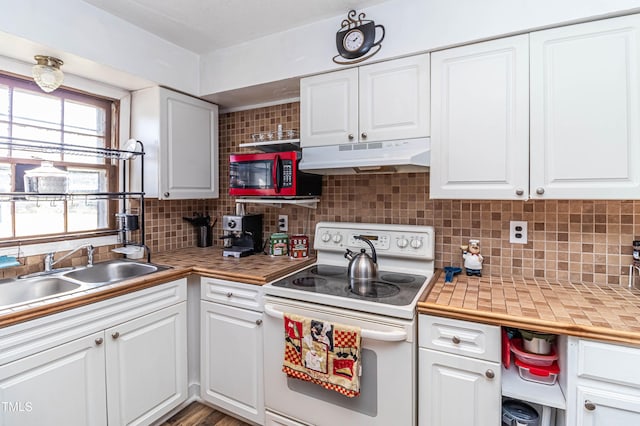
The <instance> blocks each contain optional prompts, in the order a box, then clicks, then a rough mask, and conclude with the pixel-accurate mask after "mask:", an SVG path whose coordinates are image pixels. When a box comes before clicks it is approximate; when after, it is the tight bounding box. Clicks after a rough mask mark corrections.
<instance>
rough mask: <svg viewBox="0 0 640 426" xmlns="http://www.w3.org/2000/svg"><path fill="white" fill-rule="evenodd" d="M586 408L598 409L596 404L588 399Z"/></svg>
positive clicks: (585, 402)
mask: <svg viewBox="0 0 640 426" xmlns="http://www.w3.org/2000/svg"><path fill="white" fill-rule="evenodd" d="M584 408H585V410H587V411H593V410H595V409H596V404H594V403H593V402H591V401H589V400H588V399H587V400H585V401H584Z"/></svg>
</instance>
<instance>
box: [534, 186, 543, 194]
mask: <svg viewBox="0 0 640 426" xmlns="http://www.w3.org/2000/svg"><path fill="white" fill-rule="evenodd" d="M536 194H538V195H542V194H544V188H543V187H539V188H536Z"/></svg>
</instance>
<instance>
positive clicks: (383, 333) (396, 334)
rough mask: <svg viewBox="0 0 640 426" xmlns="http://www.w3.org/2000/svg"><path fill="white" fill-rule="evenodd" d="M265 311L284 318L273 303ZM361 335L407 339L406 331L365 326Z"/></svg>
mask: <svg viewBox="0 0 640 426" xmlns="http://www.w3.org/2000/svg"><path fill="white" fill-rule="evenodd" d="M264 312H265V313H266V314H267V315H269V316H270V317H273V318H277V319H283V318H284V312H280V311H278V310H276V309H275V308H274V307H273V306H272V305H264ZM360 335H361V336H362V337H363V338H365V339H371V340H381V341H383V342H400V341H403V340H406V339H407V332H406V331H404V330H403V331H396V330H394V331H378V330H368V329H366V328H363V329H361V330H360Z"/></svg>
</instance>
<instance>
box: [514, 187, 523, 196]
mask: <svg viewBox="0 0 640 426" xmlns="http://www.w3.org/2000/svg"><path fill="white" fill-rule="evenodd" d="M523 194H524V189H520V188H518V189H516V195H523Z"/></svg>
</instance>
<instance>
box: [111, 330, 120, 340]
mask: <svg viewBox="0 0 640 426" xmlns="http://www.w3.org/2000/svg"><path fill="white" fill-rule="evenodd" d="M111 337H113V338H114V339H117V338H118V337H120V333H118V332H117V331H116V332H115V333H113V334H112V335H111Z"/></svg>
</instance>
